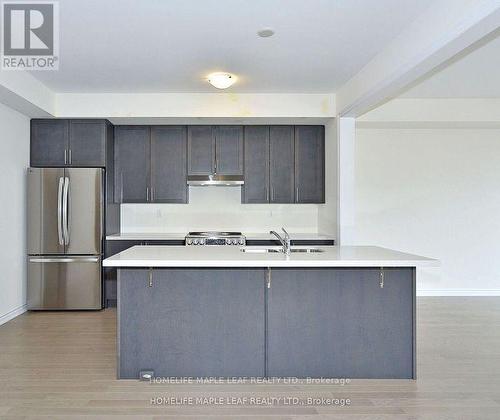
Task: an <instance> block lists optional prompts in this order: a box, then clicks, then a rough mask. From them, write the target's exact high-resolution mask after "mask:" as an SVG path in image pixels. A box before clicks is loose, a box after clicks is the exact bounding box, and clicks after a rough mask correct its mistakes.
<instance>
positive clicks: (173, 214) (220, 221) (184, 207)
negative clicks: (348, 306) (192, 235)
mask: <svg viewBox="0 0 500 420" xmlns="http://www.w3.org/2000/svg"><path fill="white" fill-rule="evenodd" d="M281 226H286V227H287V228H288V230H289V231H290V232H295V233H309V232H317V231H318V205H316V204H300V205H297V204H241V188H240V187H190V191H189V204H123V205H122V206H121V231H122V232H181V233H186V232H188V231H190V230H202V229H206V230H238V231H241V230H243V231H244V232H245V233H251V232H259V233H260V232H268V231H269V230H271V229H277V228H279V227H281Z"/></svg>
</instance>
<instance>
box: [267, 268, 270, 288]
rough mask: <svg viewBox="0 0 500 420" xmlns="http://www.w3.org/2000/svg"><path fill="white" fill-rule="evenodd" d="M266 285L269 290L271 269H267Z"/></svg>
mask: <svg viewBox="0 0 500 420" xmlns="http://www.w3.org/2000/svg"><path fill="white" fill-rule="evenodd" d="M266 284H267V288H268V289H270V288H271V269H270V268H268V269H267V273H266Z"/></svg>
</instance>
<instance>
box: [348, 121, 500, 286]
mask: <svg viewBox="0 0 500 420" xmlns="http://www.w3.org/2000/svg"><path fill="white" fill-rule="evenodd" d="M355 190H356V203H357V210H356V239H357V242H358V243H359V244H374V245H380V246H385V247H388V248H393V249H398V250H402V251H407V252H412V253H415V254H420V255H425V256H429V257H435V258H438V259H440V260H441V263H442V267H441V268H440V269H427V270H425V271H422V272H420V273H419V275H420V276H419V280H418V285H417V289H418V292H419V294H437V295H439V294H442V295H462V294H464V295H470V294H500V130H498V129H473V130H471V129H358V130H357V132H356V188H355Z"/></svg>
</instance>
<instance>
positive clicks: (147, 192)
mask: <svg viewBox="0 0 500 420" xmlns="http://www.w3.org/2000/svg"><path fill="white" fill-rule="evenodd" d="M146 201H149V187H146Z"/></svg>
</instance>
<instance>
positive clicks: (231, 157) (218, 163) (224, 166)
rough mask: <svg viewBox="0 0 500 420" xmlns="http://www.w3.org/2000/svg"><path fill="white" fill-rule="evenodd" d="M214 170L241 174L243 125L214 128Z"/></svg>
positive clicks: (220, 172) (223, 173)
mask: <svg viewBox="0 0 500 420" xmlns="http://www.w3.org/2000/svg"><path fill="white" fill-rule="evenodd" d="M215 171H216V172H217V173H218V174H222V175H243V127H242V126H232V125H219V126H217V127H216V128H215Z"/></svg>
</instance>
